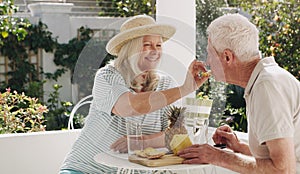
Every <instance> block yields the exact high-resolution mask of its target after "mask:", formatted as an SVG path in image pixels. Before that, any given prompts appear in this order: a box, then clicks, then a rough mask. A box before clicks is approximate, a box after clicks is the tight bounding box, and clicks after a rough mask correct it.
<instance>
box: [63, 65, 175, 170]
mask: <svg viewBox="0 0 300 174" xmlns="http://www.w3.org/2000/svg"><path fill="white" fill-rule="evenodd" d="M173 84H174V83H173V80H172V79H171V78H170V77H168V76H165V75H160V80H159V83H158V86H157V88H156V90H157V91H158V90H164V89H169V88H171V87H173ZM129 91H131V89H129V88H128V87H126V84H125V81H124V79H123V77H122V75H121V74H120V73H119V72H118V71H117V70H116V69H115V68H114V67H113V66H111V65H106V66H105V67H103V68H101V69H99V71H98V72H97V74H96V76H95V81H94V87H93V91H92V94H93V102H92V104H91V106H90V110H89V114H88V116H87V119H86V121H85V126H84V127H83V129H82V131H81V134H80V136H79V137H78V139H77V140H76V142H75V143H74V145H73V147H72V149H71V152H70V153H69V154H68V156H67V157H66V159H65V161H64V164H63V165H62V167H61V169H72V170H77V171H81V172H83V173H91V174H94V173H116V168H112V167H108V166H104V165H101V164H99V163H97V162H96V161H94V159H93V158H94V156H95V155H97V154H98V153H101V152H105V151H109V150H110V148H109V147H110V145H111V144H112V143H114V142H115V141H116V140H117V139H118V138H120V137H122V136H124V135H126V124H125V123H126V120H132V121H138V122H140V123H141V124H142V132H143V134H153V133H156V132H161V131H163V130H165V129H166V128H167V126H168V120H167V117H164V111H165V108H162V109H160V110H157V111H155V112H152V113H149V114H146V115H141V116H135V117H126V118H124V117H120V116H117V115H114V114H112V113H111V111H112V108H113V106H114V104H115V103H116V101H117V100H118V98H119V97H120V96H121V95H122V94H123V93H125V92H129ZM131 92H133V91H131Z"/></svg>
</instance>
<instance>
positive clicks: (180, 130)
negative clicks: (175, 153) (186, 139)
mask: <svg viewBox="0 0 300 174" xmlns="http://www.w3.org/2000/svg"><path fill="white" fill-rule="evenodd" d="M185 110H186V108H185V107H178V106H174V105H172V106H170V107H169V108H168V110H167V111H166V113H165V114H166V115H167V117H168V119H169V127H168V128H167V129H166V130H165V144H166V147H167V148H168V150H170V151H171V147H170V142H171V141H172V139H173V136H174V135H176V134H187V130H186V128H185V126H184V116H185Z"/></svg>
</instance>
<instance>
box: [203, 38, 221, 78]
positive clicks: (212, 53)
mask: <svg viewBox="0 0 300 174" xmlns="http://www.w3.org/2000/svg"><path fill="white" fill-rule="evenodd" d="M221 56H222V55H221ZM206 64H207V65H208V66H210V69H211V73H212V75H213V76H214V78H215V79H216V81H221V82H226V78H225V73H224V66H223V62H222V59H221V57H220V56H219V55H218V53H217V51H216V49H215V48H214V47H213V46H212V45H211V43H210V41H209V40H208V43H207V60H206Z"/></svg>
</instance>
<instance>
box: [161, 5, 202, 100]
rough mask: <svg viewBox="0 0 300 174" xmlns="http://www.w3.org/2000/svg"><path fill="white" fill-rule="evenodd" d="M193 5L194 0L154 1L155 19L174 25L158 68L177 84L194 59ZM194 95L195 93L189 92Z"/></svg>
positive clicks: (194, 26)
mask: <svg viewBox="0 0 300 174" xmlns="http://www.w3.org/2000/svg"><path fill="white" fill-rule="evenodd" d="M171 4H173V5H171ZM175 4H176V5H175ZM195 5H196V3H195V0H187V1H186V0H157V1H156V19H157V21H158V22H161V23H166V24H170V25H173V26H175V27H176V33H175V35H174V37H173V38H172V39H170V40H169V41H167V42H166V43H165V44H164V53H165V57H164V59H163V61H162V64H161V68H160V69H161V70H162V71H164V72H166V73H168V74H170V75H171V76H173V77H174V78H175V79H176V80H177V82H178V84H179V85H181V84H182V83H183V82H184V79H185V75H186V72H187V68H188V65H189V64H190V63H191V62H192V60H194V59H195V52H196V8H195ZM194 95H195V93H191V94H190V96H194Z"/></svg>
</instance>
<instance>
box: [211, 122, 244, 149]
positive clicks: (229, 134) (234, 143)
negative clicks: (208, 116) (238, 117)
mask: <svg viewBox="0 0 300 174" xmlns="http://www.w3.org/2000/svg"><path fill="white" fill-rule="evenodd" d="M212 138H213V140H214V142H215V143H216V144H226V147H227V148H229V149H231V150H233V151H239V147H240V143H239V142H240V141H239V139H238V138H237V136H236V135H235V133H234V132H233V130H232V129H231V128H230V127H229V126H228V125H223V126H220V127H218V128H217V130H216V131H215V133H214V135H213V137H212Z"/></svg>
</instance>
